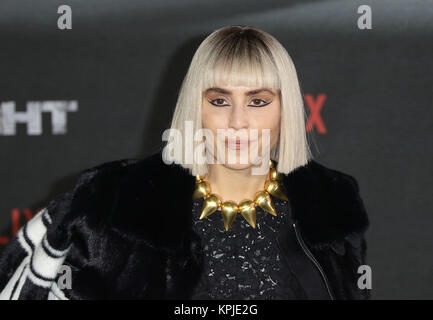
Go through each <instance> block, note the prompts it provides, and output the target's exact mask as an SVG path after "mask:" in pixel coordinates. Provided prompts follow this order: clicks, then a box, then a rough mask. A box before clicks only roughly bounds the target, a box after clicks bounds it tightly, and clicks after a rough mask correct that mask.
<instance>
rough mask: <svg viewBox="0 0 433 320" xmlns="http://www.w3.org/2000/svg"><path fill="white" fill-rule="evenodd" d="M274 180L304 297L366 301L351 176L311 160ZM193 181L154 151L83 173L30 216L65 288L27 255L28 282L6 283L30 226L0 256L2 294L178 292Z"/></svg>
mask: <svg viewBox="0 0 433 320" xmlns="http://www.w3.org/2000/svg"><path fill="white" fill-rule="evenodd" d="M284 185H285V187H286V190H287V192H288V196H289V201H290V204H291V209H292V215H293V220H294V221H296V226H295V227H296V228H295V229H296V232H289V231H293V230H287V232H282V233H281V234H279V235H276V237H277V240H278V243H279V245H280V247H281V250H282V251H283V253H284V256H285V258H286V259H287V261H289V264H290V265H291V268H292V271H293V272H294V274H295V275H296V276H297V278H298V280H299V282H300V284H301V285H302V286H303V287H304V290H305V292H306V293H307V296H308V297H309V298H310V299H329V298H332V299H367V298H369V297H370V293H369V292H368V290H367V289H360V288H358V285H357V282H358V278H359V277H360V274H358V267H359V266H360V265H363V264H366V242H365V238H364V232H365V231H366V229H367V227H368V217H367V214H366V211H365V208H364V205H363V201H362V200H361V198H360V195H359V188H358V183H357V181H356V180H355V179H354V178H353V177H352V176H350V175H348V174H345V173H342V172H340V171H336V170H332V169H330V168H327V167H325V166H323V165H321V164H319V163H317V162H316V161H314V160H311V161H310V162H309V163H308V164H307V165H305V166H303V167H300V168H298V169H296V170H295V171H293V172H292V173H290V174H289V175H284ZM194 186H195V177H193V176H191V175H190V174H188V173H187V171H186V170H185V169H183V168H182V167H180V166H179V165H176V164H173V165H166V164H164V162H163V161H162V158H161V152H157V153H155V154H153V155H152V156H149V157H147V158H145V159H139V160H137V159H123V160H116V161H111V162H106V163H103V164H101V165H98V166H95V167H93V168H90V169H87V170H85V171H83V172H82V173H81V175H80V177H79V179H78V182H77V184H76V186H75V188H74V189H73V190H71V192H67V193H65V194H63V195H62V196H61V197H59V198H57V199H55V200H53V201H51V202H50V203H49V204H48V206H47V207H46V211H45V212H43V214H42V213H41V223H40V224H41V226H42V227H43V226H45V227H46V234H45V238H46V241H45V242H43V244H44V245H43V246H42V245H40V246H42V247H43V248H44V249H45V251H46V252H47V256H52V255H54V256H56V257H63V258H61V259H62V260H59V261H61V263H63V264H64V265H67V266H70V268H71V269H72V288H70V289H68V288H65V289H64V290H63V291H62V292H59V290H58V288H57V286H56V287H55V288H54V287H53V285H51V284H50V274H49V273H46V274H42V273H43V272H46V271H44V270H43V268H42V269H41V270H42V271H40V272H38V270H37V268H38V267H37V265H36V263H37V262H38V261H44V260H43V259H41V258H33V259H32V258H30V261H33V260H34V261H36V262H34V263H35V264H34V265H33V267H32V264H31V263H30V267H29V271H28V274H29V276H28V278H29V279H27V280H21V281H22V284H20V283H19V281H16V282H15V283H12V280H11V279H12V278H13V275H14V274H17V273H18V271H17V270H18V268H19V266H21V265H23V264H24V263H23V262H22V261H23V259H25V257H28V256H29V255H32V256H33V255H34V254H33V251H35V252H36V251H38V250H36V249H35V248H36V247H38V244H37V243H34V241H33V242H32V241H31V240H32V239H33V237H32V236H30V235H29V233H30V232H32V231H31V230H34V229H35V228H36V227H32V226H31V225H30V226H28V227H27V229H26V228H25V227H26V226H24V227H23V230H21V236H22V239H21V240H20V239H18V238H19V235H18V236H17V239H14V241H12V243H11V244H10V245H9V246H8V247H7V248H6V250H4V252H3V255H2V257H1V259H0V291H1V290H2V289H3V293H2V294H3V297H6V298H7V295H11V296H12V295H15V297H18V298H19V299H26V298H32V299H34V298H41V299H46V298H47V297H48V296H50V297H57V298H58V297H59V296H61V297H63V298H66V299H118V298H119V299H123V298H131V299H188V298H189V297H190V296H191V294H192V290H193V289H194V285H195V283H196V282H197V281H198V279H199V277H200V271H201V270H202V263H201V260H200V258H201V243H200V238H199V236H198V235H197V234H195V233H194V232H193V231H192V226H191V219H190V215H191V211H192V210H191V208H192V192H193V190H194ZM167 189H168V190H170V191H171V194H172V196H171V198H170V200H169V199H168V198H167V194H166V192H165V190H167ZM170 212H175V213H176V214H170ZM34 220H36V218H34ZM36 223H37V221H36V222H34V224H35V225H36ZM44 230H45V229H44ZM295 235H296V237H295ZM298 236H299V238H298ZM23 239H24V240H23ZM23 243H28V245H27V249H26V250H23V249H22V247H23V246H24V247H25V246H26V245H23ZM19 248H21V251H22V253H19V254H18V252H21V251H19ZM29 248H30V249H29ZM59 259H60V258H59ZM23 268H24V267H23ZM23 270H25V269H23ZM23 273H24V274H25V272H23ZM54 275H55V272H54V273H53V274H52V276H53V278H52V279H51V280H52V281H54V279H55V278H56V277H55V276H54ZM16 277H17V276H16ZM32 279H33V280H32ZM34 279H39V280H38V281H35V280H34ZM44 281H45V282H44ZM38 283H44V284H45V287H44V288H48V291H47V290H43V289H41V288H40V286H41V285H39V287H38V286H37V285H36V284H38ZM8 286H9V287H10V289H8V290H7V287H8ZM4 288H6V289H4ZM17 288H20V290H21V291H20V292H18V291H17V290H18V289H17ZM53 288H54V289H55V290H54V289H53Z"/></svg>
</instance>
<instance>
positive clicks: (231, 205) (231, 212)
mask: <svg viewBox="0 0 433 320" xmlns="http://www.w3.org/2000/svg"><path fill="white" fill-rule="evenodd" d="M237 213H238V206H237V204H236V203H235V202H234V201H230V200H229V201H225V202H224V203H223V204H222V205H221V214H222V216H223V221H224V227H225V228H226V231H228V230H229V229H230V227H231V226H232V224H233V221H235V218H236V214H237Z"/></svg>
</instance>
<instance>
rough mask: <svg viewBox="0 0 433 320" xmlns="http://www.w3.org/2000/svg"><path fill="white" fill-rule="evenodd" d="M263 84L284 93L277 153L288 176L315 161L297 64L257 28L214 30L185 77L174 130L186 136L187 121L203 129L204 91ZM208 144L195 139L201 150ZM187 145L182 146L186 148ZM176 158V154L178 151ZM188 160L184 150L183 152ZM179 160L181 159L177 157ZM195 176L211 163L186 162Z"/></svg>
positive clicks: (280, 168) (274, 153) (274, 156)
mask: <svg viewBox="0 0 433 320" xmlns="http://www.w3.org/2000/svg"><path fill="white" fill-rule="evenodd" d="M224 84H227V85H230V84H231V85H235V86H236V85H237V86H258V87H265V88H271V89H274V90H278V91H279V93H280V104H281V121H280V135H279V139H278V142H277V144H276V146H275V147H274V148H273V149H272V150H271V159H273V160H275V161H277V162H278V166H277V170H278V171H279V172H281V173H284V174H288V173H290V172H291V171H293V170H295V169H296V168H298V167H300V166H303V165H305V164H307V162H308V161H309V160H310V159H311V158H312V155H311V151H310V148H309V146H308V142H307V136H306V130H305V116H306V115H305V109H304V103H303V98H302V94H301V89H300V86H299V81H298V77H297V73H296V69H295V66H294V64H293V61H292V59H291V58H290V56H289V54H288V53H287V51H286V50H285V48H284V47H283V46H282V45H281V44H280V43H279V42H278V40H276V39H275V38H274V37H273V36H271V35H270V34H268V33H266V32H264V31H262V30H259V29H257V28H255V27H252V26H226V27H223V28H220V29H218V30H215V31H214V32H212V33H211V34H210V35H209V36H208V37H207V38H206V39H205V40H204V41H203V42H202V43H201V44H200V46H199V47H198V49H197V51H196V52H195V54H194V57H193V58H192V61H191V64H190V66H189V69H188V72H187V74H186V76H185V78H184V79H183V82H182V85H181V88H180V92H179V97H178V100H177V103H176V108H175V111H174V114H173V118H172V122H171V129H176V130H178V131H180V132H181V133H182V137H185V132H184V125H185V121H188V120H189V121H193V127H194V132H197V130H200V129H202V120H201V106H202V95H203V92H204V91H205V90H206V89H208V88H211V87H217V86H221V85H224ZM199 143H202V142H200V141H198V142H197V141H194V142H193V145H194V150H195V148H196V146H197V145H198V144H199ZM183 145H184V144H183V143H182V146H183ZM175 154H176V152H175ZM181 154H182V157H183V156H184V152H182V153H181ZM174 158H175V156H174ZM182 160H183V159H176V158H175V162H177V163H179V164H180V165H181V166H182V167H184V168H185V169H188V170H189V172H190V173H191V174H192V175H194V176H195V175H204V174H206V173H207V164H206V163H205V164H199V163H196V161H195V159H194V161H193V163H192V164H190V163H189V164H188V163H184V161H182Z"/></svg>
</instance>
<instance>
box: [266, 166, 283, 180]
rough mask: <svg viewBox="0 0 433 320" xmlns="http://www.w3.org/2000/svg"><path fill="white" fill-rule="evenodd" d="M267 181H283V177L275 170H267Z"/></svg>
mask: <svg viewBox="0 0 433 320" xmlns="http://www.w3.org/2000/svg"><path fill="white" fill-rule="evenodd" d="M269 179H270V180H277V181H283V175H282V174H281V173H279V172H278V171H277V169H275V168H271V169H270V170H269Z"/></svg>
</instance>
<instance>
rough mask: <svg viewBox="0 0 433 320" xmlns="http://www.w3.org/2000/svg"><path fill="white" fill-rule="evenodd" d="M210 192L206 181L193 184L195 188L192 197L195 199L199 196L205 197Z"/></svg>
mask: <svg viewBox="0 0 433 320" xmlns="http://www.w3.org/2000/svg"><path fill="white" fill-rule="evenodd" d="M209 193H210V185H209V183H208V182H207V181H200V182H197V183H196V185H195V190H194V193H193V195H192V198H193V199H194V200H195V199H199V198H203V197H206V196H207V195H208V194H209Z"/></svg>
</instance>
